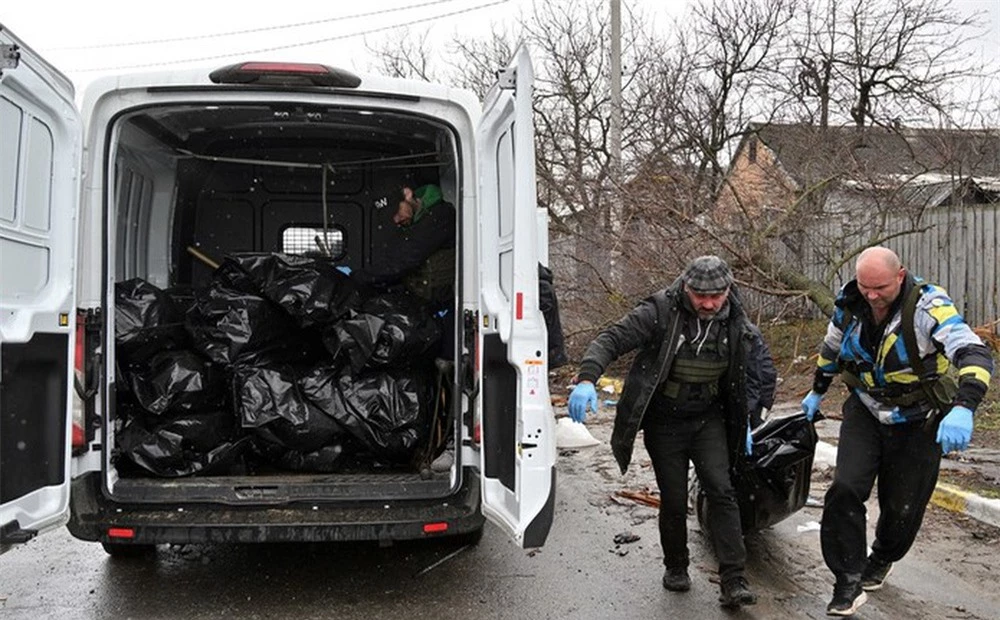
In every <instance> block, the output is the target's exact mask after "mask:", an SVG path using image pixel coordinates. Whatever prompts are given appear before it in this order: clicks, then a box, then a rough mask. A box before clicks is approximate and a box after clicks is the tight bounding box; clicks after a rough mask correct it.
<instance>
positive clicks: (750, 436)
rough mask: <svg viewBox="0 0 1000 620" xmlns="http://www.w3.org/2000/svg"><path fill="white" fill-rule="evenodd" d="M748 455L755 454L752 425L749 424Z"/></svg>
mask: <svg viewBox="0 0 1000 620" xmlns="http://www.w3.org/2000/svg"><path fill="white" fill-rule="evenodd" d="M746 449H747V456H750V455H751V454H753V435H752V434H751V433H750V426H749V425H748V426H747V445H746Z"/></svg>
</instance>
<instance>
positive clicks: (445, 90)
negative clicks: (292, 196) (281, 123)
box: [83, 63, 482, 112]
mask: <svg viewBox="0 0 1000 620" xmlns="http://www.w3.org/2000/svg"><path fill="white" fill-rule="evenodd" d="M223 64H226V63H223ZM228 64H231V63H228ZM219 66H222V65H221V64H220V65H219ZM219 66H213V67H202V68H195V69H179V70H167V71H145V72H135V73H124V74H118V75H110V76H104V77H100V78H97V79H95V80H94V81H93V82H91V83H90V84H88V85H87V87H86V89H85V91H84V106H83V107H84V109H87V108H89V107H90V105H91V104H93V103H94V101H95V100H96V99H98V98H100V97H101V96H103V95H104V94H105V93H108V92H111V91H121V90H141V89H145V88H153V87H170V86H174V87H185V86H190V87H217V88H219V89H230V88H231V89H234V90H239V88H240V85H238V84H216V83H214V82H212V80H211V79H209V74H210V73H212V71H214V70H216V69H218V68H219ZM356 75H357V76H358V77H359V78H361V84H360V85H359V86H358V87H357V88H354V89H347V88H343V89H338V90H341V91H345V92H354V93H357V94H367V93H370V94H373V95H376V96H378V95H383V96H384V95H392V96H409V97H420V98H424V99H438V100H443V101H453V102H457V103H459V104H460V105H462V106H463V107H466V108H468V109H469V110H474V111H477V112H478V111H479V110H480V109H481V105H482V104H481V103H480V101H479V98H478V97H476V95H475V93H473V92H472V91H469V90H466V89H461V88H454V87H450V86H446V85H443V84H435V83H432V82H425V81H423V80H412V79H401V78H389V77H385V76H381V75H377V74H361V73H359V74H356ZM257 88H259V87H257Z"/></svg>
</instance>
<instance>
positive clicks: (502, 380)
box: [483, 334, 517, 491]
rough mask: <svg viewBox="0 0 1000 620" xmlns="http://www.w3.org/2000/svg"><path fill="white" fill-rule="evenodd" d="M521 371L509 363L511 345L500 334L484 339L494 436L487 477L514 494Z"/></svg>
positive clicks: (486, 407)
mask: <svg viewBox="0 0 1000 620" xmlns="http://www.w3.org/2000/svg"><path fill="white" fill-rule="evenodd" d="M516 424H517V371H516V370H515V369H514V367H513V366H511V365H510V362H508V361H507V345H506V344H504V342H503V341H502V340H501V339H500V335H499V334H487V335H486V336H484V337H483V426H484V427H486V428H488V429H489V432H490V433H492V434H493V436H491V437H490V440H489V441H488V442H486V453H485V454H484V457H485V460H486V463H485V470H486V471H485V475H486V477H487V478H497V479H498V480H500V482H501V483H502V484H503V485H504V486H505V487H507V488H508V489H510V490H511V491H514V490H515V489H514V484H515V471H514V448H515V446H516V445H517V437H516V435H515V430H516V429H515V425H516Z"/></svg>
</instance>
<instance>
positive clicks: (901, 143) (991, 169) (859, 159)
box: [744, 124, 1000, 187]
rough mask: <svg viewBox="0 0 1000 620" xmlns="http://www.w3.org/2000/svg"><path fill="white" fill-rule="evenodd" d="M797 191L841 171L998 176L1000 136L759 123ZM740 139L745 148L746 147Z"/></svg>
mask: <svg viewBox="0 0 1000 620" xmlns="http://www.w3.org/2000/svg"><path fill="white" fill-rule="evenodd" d="M751 130H752V133H751V136H749V137H748V138H747V139H746V140H752V139H753V136H754V135H755V136H756V137H757V138H758V139H759V140H760V142H761V143H763V144H764V145H765V146H767V148H768V149H770V150H771V151H773V152H774V153H775V155H776V157H777V160H778V162H779V163H780V164H781V166H782V167H783V168H784V170H785V171H786V172H787V173H788V174H789V175H790V176H791V177H792V179H794V180H795V181H796V183H798V184H799V186H800V187H805V186H808V185H811V184H812V183H814V182H816V181H819V180H822V179H826V178H829V177H833V176H835V175H836V176H842V175H844V174H845V173H846V174H847V175H849V176H851V177H853V178H856V179H859V178H868V179H874V178H886V177H888V176H890V175H892V176H897V177H898V176H900V175H902V176H906V177H915V176H919V175H925V174H927V173H939V174H945V175H948V176H949V177H963V178H969V177H971V178H976V179H979V178H982V179H983V181H984V183H983V184H989V183H990V180H992V181H993V182H995V179H996V178H997V177H1000V132H996V131H993V132H987V131H972V130H940V129H913V128H903V129H899V130H890V129H884V128H881V127H865V128H864V129H862V130H859V129H857V128H856V127H854V126H845V127H828V128H826V129H823V128H819V127H815V126H811V125H801V124H794V125H785V124H761V125H756V126H754V127H752V128H751ZM746 140H744V146H745V144H746Z"/></svg>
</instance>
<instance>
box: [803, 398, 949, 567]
mask: <svg viewBox="0 0 1000 620" xmlns="http://www.w3.org/2000/svg"><path fill="white" fill-rule="evenodd" d="M843 412H844V421H843V423H842V424H841V426H840V440H839V444H838V446H837V470H836V472H835V474H834V477H833V484H832V485H831V486H830V489H829V490H828V491H827V492H826V500H825V502H824V508H823V523H822V527H821V529H820V544H821V545H822V548H823V559H824V560H825V561H826V565H827V566H828V567H829V568H830V570H831V571H832V572H833V574H834V575H835V576H837V578H838V579H839V580H854V579H856V578H858V577H859V576H860V574H861V572H862V571H863V570H864V568H865V562H866V549H867V530H866V509H865V502H866V501H867V500H868V498H869V496H870V495H871V491H872V487H873V486H874V484H875V478H876V477H877V478H878V505H879V517H878V524H877V525H876V528H875V542H874V543H872V554H873V555H874V556H875V557H876V558H877V559H878V560H880V561H882V562H896V561H898V560H900V559H902V557H903V556H904V555H906V552H907V551H909V550H910V546H911V545H913V541H914V539H915V538H916V537H917V531H918V530H919V529H920V524H921V522H922V521H923V518H924V511H925V509H926V508H927V502H928V501H930V498H931V494H932V493H933V492H934V485H935V484H937V477H938V468H939V467H940V465H941V447H940V446H939V445H938V444H937V441H936V436H935V433H936V426H933V425H931V427H929V428H928V427H925V424H924V422H923V421H916V422H905V423H902V424H882V423H881V422H879V421H878V420H877V419H876V418H875V416H873V415H872V414H871V412H869V411H868V409H867V408H866V407H865V406H864V405H863V404H862V403H861V401H860V400H859V399H858V397H857V396H855V395H853V394H852V395H851V396H850V397H849V398H848V399H847V402H845V403H844V409H843Z"/></svg>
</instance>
